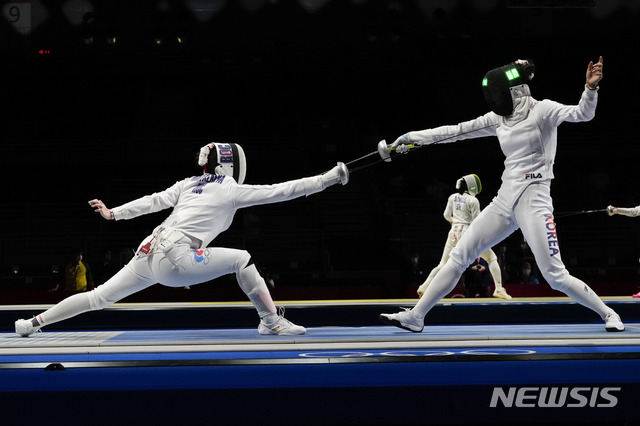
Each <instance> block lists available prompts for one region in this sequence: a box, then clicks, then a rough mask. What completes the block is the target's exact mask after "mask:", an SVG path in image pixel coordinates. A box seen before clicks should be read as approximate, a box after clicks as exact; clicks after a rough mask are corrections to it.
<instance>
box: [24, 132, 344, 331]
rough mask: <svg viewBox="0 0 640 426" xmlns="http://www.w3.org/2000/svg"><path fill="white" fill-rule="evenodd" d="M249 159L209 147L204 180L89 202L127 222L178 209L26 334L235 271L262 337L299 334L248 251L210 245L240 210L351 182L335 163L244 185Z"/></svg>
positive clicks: (221, 146) (230, 146) (204, 152)
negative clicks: (115, 202)
mask: <svg viewBox="0 0 640 426" xmlns="http://www.w3.org/2000/svg"><path fill="white" fill-rule="evenodd" d="M245 160H246V159H245V154H244V151H243V149H242V147H241V146H240V145H238V144H234V143H210V144H208V145H205V146H204V147H202V149H201V150H200V156H199V158H198V164H199V165H200V166H202V167H204V173H203V174H202V175H200V176H193V177H188V178H186V179H184V180H181V181H178V182H176V183H175V184H174V185H173V186H171V187H169V188H168V189H166V190H164V191H161V192H157V193H154V194H151V195H147V196H144V197H142V198H139V199H137V200H134V201H131V202H128V203H126V204H123V205H121V206H119V207H114V208H113V209H109V208H108V207H107V206H106V205H105V204H104V203H103V202H102V201H101V200H98V199H94V200H91V201H89V205H90V206H91V207H92V208H94V209H95V211H96V212H97V213H99V214H100V215H101V216H102V217H103V218H105V219H107V220H127V219H132V218H135V217H138V216H140V215H144V214H148V213H154V212H157V211H160V210H164V209H168V208H173V210H172V211H171V213H170V214H169V216H168V217H167V218H166V219H165V220H164V222H162V224H161V225H159V226H158V227H157V228H155V229H154V231H153V233H152V234H151V235H149V236H148V237H146V238H145V239H144V240H143V241H142V243H141V244H140V246H139V247H138V250H137V252H136V255H135V257H134V258H133V259H132V260H131V261H130V262H129V263H127V264H126V265H125V266H124V267H123V268H122V269H121V270H120V271H119V272H118V273H116V274H115V275H114V276H113V277H112V278H110V279H109V280H107V281H106V282H105V283H104V284H102V285H100V286H98V287H97V288H96V289H95V290H93V291H90V292H87V293H79V294H75V295H73V296H70V297H68V298H66V299H64V300H62V301H61V302H60V303H58V304H57V305H55V306H53V307H51V308H50V309H48V310H46V311H44V312H42V313H41V314H39V315H36V316H35V317H34V318H33V319H31V320H24V319H20V320H18V321H16V323H15V329H16V333H18V334H19V335H21V336H23V337H26V336H29V335H30V334H32V333H34V332H36V331H38V330H39V329H40V328H42V327H44V326H47V325H49V324H53V323H56V322H59V321H62V320H65V319H68V318H71V317H73V316H75V315H78V314H80V313H83V312H87V311H95V310H100V309H104V308H105V307H107V306H109V305H111V304H112V303H115V302H117V301H119V300H122V299H123V298H125V297H127V296H129V295H131V294H133V293H136V292H139V291H141V290H143V289H145V288H147V287H150V286H152V285H154V284H156V283H160V284H162V285H165V286H169V287H183V286H188V285H194V284H198V283H202V282H206V281H209V280H212V279H214V278H217V277H220V276H222V275H226V274H236V279H237V280H238V284H239V285H240V288H241V289H242V290H243V291H244V292H245V294H246V295H247V297H248V298H249V300H250V301H251V302H252V303H253V305H254V307H255V308H256V310H257V311H258V315H259V317H260V323H259V326H258V332H259V333H260V334H279V335H297V334H303V333H305V332H306V330H305V328H304V327H302V326H299V325H296V324H293V323H292V322H290V321H288V320H287V319H285V318H284V317H283V316H281V315H278V312H277V310H276V307H275V305H274V302H273V300H272V298H271V295H270V293H269V290H268V288H267V285H266V284H265V281H264V279H263V278H262V277H261V276H260V274H259V273H258V270H257V269H256V266H255V265H254V263H253V261H252V259H251V256H250V254H249V253H248V252H247V251H245V250H238V249H231V248H222V247H208V245H209V243H210V242H211V241H213V240H214V239H215V238H216V237H217V236H218V235H219V234H220V233H221V232H223V231H225V230H226V229H228V228H229V226H230V225H231V222H232V220H233V216H234V215H235V213H236V211H237V210H238V209H241V208H244V207H250V206H255V205H260V204H270V203H278V202H282V201H287V200H291V199H294V198H298V197H301V196H303V195H304V196H309V195H311V194H315V193H317V192H320V191H323V190H324V189H325V188H327V187H329V186H331V185H334V184H337V183H341V184H342V185H345V184H347V182H348V181H349V171H348V169H347V167H346V166H345V165H344V164H343V163H338V164H337V165H336V166H335V167H334V168H332V169H331V170H329V171H328V172H326V173H324V174H321V175H318V176H313V177H306V178H302V179H297V180H292V181H288V182H284V183H278V184H274V185H245V184H243V181H244V178H245V174H246V161H245Z"/></svg>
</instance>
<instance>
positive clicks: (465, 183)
mask: <svg viewBox="0 0 640 426" xmlns="http://www.w3.org/2000/svg"><path fill="white" fill-rule="evenodd" d="M456 189H466V190H467V191H468V192H469V194H471V195H473V196H474V197H475V196H476V195H478V194H479V193H480V192H481V191H482V183H481V182H480V178H479V177H478V175H473V174H471V175H465V176H462V177H461V178H460V179H458V180H457V181H456Z"/></svg>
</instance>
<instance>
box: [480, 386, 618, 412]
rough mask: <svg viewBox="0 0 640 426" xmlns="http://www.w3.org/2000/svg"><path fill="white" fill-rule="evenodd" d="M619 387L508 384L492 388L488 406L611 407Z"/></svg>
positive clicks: (613, 404) (616, 401) (615, 399)
mask: <svg viewBox="0 0 640 426" xmlns="http://www.w3.org/2000/svg"><path fill="white" fill-rule="evenodd" d="M621 389H622V388H619V387H616V388H598V387H582V386H576V387H572V388H568V387H562V388H559V387H522V388H517V387H509V388H506V390H505V389H503V388H493V394H492V395H491V403H490V404H489V407H491V408H496V407H498V406H500V407H504V408H511V407H518V408H525V407H540V408H558V407H567V408H581V407H587V406H589V407H598V408H611V407H615V406H616V405H617V404H618V397H617V396H615V395H613V393H615V392H620V390H621Z"/></svg>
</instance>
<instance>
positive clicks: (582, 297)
mask: <svg viewBox="0 0 640 426" xmlns="http://www.w3.org/2000/svg"><path fill="white" fill-rule="evenodd" d="M560 291H562V292H563V293H565V294H566V295H567V296H569V297H570V298H572V299H573V300H575V301H576V302H578V303H579V304H581V305H582V306H586V307H587V308H589V309H591V310H592V311H594V312H596V313H597V314H598V315H600V318H602V319H604V317H605V316H606V315H607V314H608V313H610V312H614V311H613V309H611V308H610V307H608V306H607V305H605V304H604V302H603V301H602V299H600V297H598V295H597V294H596V293H595V292H594V291H593V290H591V287H589V286H588V285H586V284H585V283H584V282H583V281H581V280H579V279H578V278H576V277H573V276H570V277H569V280H568V281H567V285H566V286H565V287H564V288H562V289H561V290H560Z"/></svg>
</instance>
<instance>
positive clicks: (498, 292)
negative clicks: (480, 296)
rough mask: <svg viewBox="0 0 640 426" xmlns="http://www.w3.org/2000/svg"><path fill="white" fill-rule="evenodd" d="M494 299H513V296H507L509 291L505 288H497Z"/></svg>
mask: <svg viewBox="0 0 640 426" xmlns="http://www.w3.org/2000/svg"><path fill="white" fill-rule="evenodd" d="M493 297H498V298H500V299H507V300H509V299H511V296H510V295H509V294H507V290H505V289H504V288H497V289H495V291H494V292H493Z"/></svg>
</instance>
